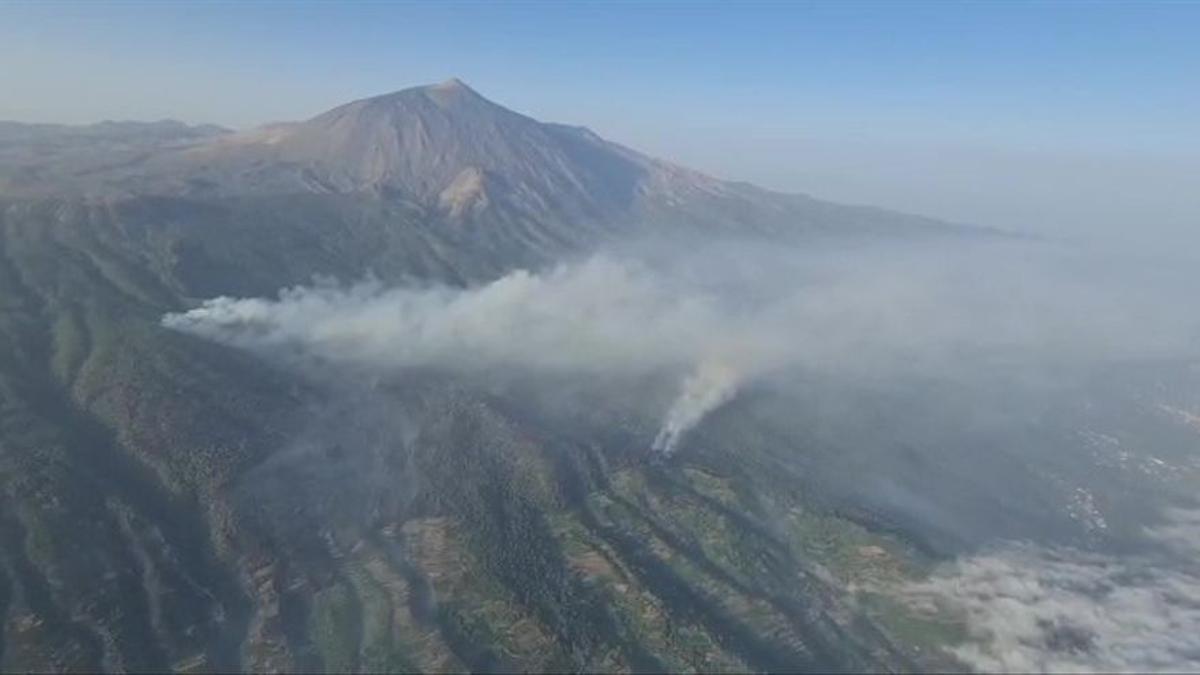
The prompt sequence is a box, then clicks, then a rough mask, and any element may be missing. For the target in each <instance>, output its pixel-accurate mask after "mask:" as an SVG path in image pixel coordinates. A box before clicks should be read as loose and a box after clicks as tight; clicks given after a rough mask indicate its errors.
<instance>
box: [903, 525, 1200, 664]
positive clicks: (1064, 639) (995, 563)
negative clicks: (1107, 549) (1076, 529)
mask: <svg viewBox="0 0 1200 675" xmlns="http://www.w3.org/2000/svg"><path fill="white" fill-rule="evenodd" d="M1168 515H1169V519H1168V522H1167V523H1166V524H1165V525H1163V526H1161V527H1158V528H1154V529H1151V530H1149V531H1148V536H1149V538H1150V539H1151V540H1153V543H1154V544H1157V545H1158V546H1159V547H1161V550H1160V551H1158V552H1157V553H1151V552H1150V551H1147V552H1143V553H1142V554H1139V555H1130V556H1119V557H1118V556H1114V555H1103V554H1098V553H1088V552H1084V551H1079V550H1075V549H1067V548H1039V547H1036V546H1033V545H1029V544H1010V545H1008V546H1005V547H1003V548H999V549H997V550H995V551H992V552H990V553H986V554H982V555H977V556H972V557H968V558H964V559H961V560H958V561H956V562H954V563H952V564H949V565H947V566H945V567H944V568H942V569H941V570H939V571H937V572H936V573H935V574H934V575H933V576H932V577H931V578H930V579H928V580H926V581H923V582H920V583H917V584H913V585H911V586H910V587H908V588H907V589H905V594H906V595H907V596H908V597H909V598H911V599H913V600H915V601H918V602H919V603H920V604H921V605H923V606H925V607H927V608H932V607H937V608H940V609H941V610H949V611H950V612H952V613H955V614H958V615H960V616H961V617H962V618H963V620H964V621H965V624H966V627H967V631H968V635H969V640H968V641H967V642H966V643H965V644H962V645H959V646H957V647H954V648H953V649H952V652H953V653H954V654H955V655H956V656H957V657H958V658H960V659H962V660H963V661H964V662H965V663H966V664H968V665H970V666H971V667H973V668H976V669H978V670H981V671H985V672H1095V671H1100V672H1149V671H1156V672H1164V671H1165V672H1196V671H1197V670H1200V557H1198V556H1197V554H1198V553H1200V511H1186V510H1173V511H1171V512H1170V513H1169V514H1168Z"/></svg>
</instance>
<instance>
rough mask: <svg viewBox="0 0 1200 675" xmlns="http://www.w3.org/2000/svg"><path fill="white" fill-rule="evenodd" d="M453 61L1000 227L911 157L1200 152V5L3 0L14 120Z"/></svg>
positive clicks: (789, 177) (874, 197) (1167, 161)
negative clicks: (958, 203) (957, 201)
mask: <svg viewBox="0 0 1200 675" xmlns="http://www.w3.org/2000/svg"><path fill="white" fill-rule="evenodd" d="M450 76H457V77H460V78H462V79H464V80H465V81H467V82H468V83H469V84H471V85H472V86H474V87H475V88H476V89H478V90H479V91H480V92H481V93H483V94H484V95H486V96H488V97H490V98H492V99H494V100H496V101H498V102H500V103H503V104H505V105H508V106H509V107H512V108H514V109H517V110H519V111H521V112H525V113H528V114H531V115H533V116H535V117H538V118H541V119H550V120H555V121H563V122H570V123H577V124H584V125H587V126H590V127H592V128H593V129H595V130H596V131H598V132H599V133H601V134H603V135H606V136H608V137H610V138H613V139H615V140H618V141H621V142H624V143H626V144H629V145H632V146H634V147H638V148H641V149H645V150H647V151H650V152H652V153H654V154H658V155H662V156H666V157H668V158H671V159H676V160H679V161H682V162H685V163H689V164H692V165H696V166H698V167H699V168H702V169H704V170H707V171H711V172H713V173H717V174H718V175H722V176H727V177H732V178H745V179H750V180H755V181H758V182H761V183H764V184H767V185H768V186H770V187H776V188H780V189H790V190H804V191H810V192H814V193H818V194H820V193H825V194H829V193H830V192H832V193H833V194H832V195H831V196H834V197H836V198H840V199H849V200H852V201H867V202H872V201H873V202H876V203H880V202H881V200H882V203H885V204H887V205H893V206H899V207H906V208H914V207H916V208H920V209H922V210H924V211H926V212H929V211H930V208H928V206H929V205H932V206H934V207H937V206H938V205H939V203H940V204H942V205H943V208H942V211H941V212H940V213H938V212H936V211H937V209H936V208H935V209H934V212H935V215H944V216H946V217H953V218H958V219H969V220H977V221H978V220H984V221H989V224H1001V225H1006V224H1009V223H1008V220H1013V219H1015V220H1020V219H1022V218H1026V219H1028V218H1029V217H1030V215H1029V214H1026V213H1020V212H1019V211H1020V209H1017V211H1018V212H1016V213H1012V214H1008V215H1005V214H996V213H994V211H995V206H994V205H993V206H988V207H986V208H980V209H977V210H976V211H972V208H971V207H970V205H969V204H968V205H967V207H966V208H958V207H953V206H952V205H953V203H954V200H953V199H950V198H949V197H954V196H955V195H947V193H946V191H945V190H946V189H947V188H943V191H942V193H941V194H942V195H943V196H946V197H947V199H944V200H943V201H942V202H938V201H937V199H936V198H937V197H938V194H939V193H938V192H937V190H936V188H937V187H938V186H937V185H924V184H920V183H919V182H918V183H917V184H914V182H913V181H914V177H913V176H912V175H911V174H912V169H911V167H913V166H919V167H922V169H921V170H922V171H925V172H927V173H929V174H930V175H931V179H930V180H931V181H933V182H935V183H937V182H942V183H945V182H947V181H949V182H950V183H953V182H954V179H955V178H958V179H961V178H962V176H963V175H964V174H963V172H964V171H966V172H968V173H969V172H970V171H972V170H975V171H979V170H980V167H981V166H982V168H983V169H984V171H983V173H982V174H980V180H992V179H998V178H1000V177H1003V176H999V177H998V176H991V173H996V172H999V173H1000V174H1003V175H1004V176H1008V177H1009V179H1010V180H1011V179H1013V178H1014V177H1019V176H1016V174H1021V173H1024V172H1026V169H1027V167H1025V165H1023V164H1022V162H1030V163H1032V164H1036V165H1045V164H1046V163H1047V162H1049V163H1051V164H1053V163H1054V162H1058V163H1059V164H1060V165H1071V166H1073V167H1074V169H1073V171H1074V172H1075V173H1079V171H1082V172H1083V173H1085V174H1086V173H1088V172H1092V173H1096V172H1097V171H1099V173H1100V174H1105V173H1106V172H1107V173H1112V171H1111V167H1112V164H1111V162H1113V161H1116V162H1118V163H1122V162H1123V164H1120V166H1124V167H1127V169H1128V171H1127V173H1129V174H1131V175H1132V176H1133V177H1137V176H1139V175H1143V174H1146V173H1147V172H1149V173H1150V174H1152V175H1154V176H1157V174H1156V173H1155V172H1165V173H1164V176H1166V182H1168V183H1172V181H1174V182H1175V183H1178V182H1179V181H1181V180H1183V175H1182V174H1179V175H1177V173H1175V172H1177V170H1178V169H1180V168H1182V170H1184V171H1185V172H1187V171H1190V170H1191V169H1193V168H1195V167H1197V166H1200V163H1197V162H1194V161H1193V160H1194V159H1195V158H1196V157H1197V156H1198V155H1200V2H1190V3H1184V2H1177V3H1159V4H1154V3H1134V2H1082V1H1075V2H1059V3H1035V2H968V1H966V0H963V1H961V2H950V1H945V2H932V3H902V2H878V3H873V2H859V3H855V2H838V3H801V2H772V3H745V2H743V3H684V2H662V3H649V2H604V3H585V2H549V1H545V2H522V3H498V2H459V3H448V2H441V3H361V4H355V3H332V2H326V3H316V2H310V3H284V2H257V3H225V2H203V3H186V2H153V3H152V2H126V3H103V2H89V3H62V2H42V3H19V2H3V3H0V92H3V95H0V119H18V120H28V121H65V122H86V121H94V120H99V119H106V118H125V119H129V118H133V119H155V118H163V117H174V118H180V119H184V120H187V121H195V122H200V121H211V122H217V123H221V124H225V125H228V126H249V125H253V124H257V123H260V122H264V121H270V120H279V119H297V118H304V117H308V116H310V115H313V114H316V113H318V112H320V111H322V110H324V109H326V108H329V107H332V106H334V105H337V104H338V103H341V102H345V101H347V100H350V99H353V98H358V97H362V96H368V95H372V94H377V93H383V92H387V91H391V90H395V89H399V88H404V87H407V86H411V85H414V84H420V83H426V82H436V81H439V80H442V79H445V78H447V77H450ZM964 153H965V154H964ZM989 157H990V158H992V159H991V160H989V159H988V158H989ZM822 158H824V159H822ZM942 158H946V159H942ZM955 158H958V159H955ZM997 158H998V159H997ZM993 160H994V161H993ZM822 162H823V163H822ZM989 162H990V163H989ZM923 163H924V164H923ZM830 166H832V167H833V168H828V167H830ZM972 166H973V167H975V168H974V169H972V168H971V167H972ZM1106 166H1107V167H1108V168H1105V167H1106ZM839 167H840V168H839ZM997 167H999V168H997ZM1004 167H1012V168H1004ZM1080 167H1082V168H1080ZM831 172H834V173H836V172H841V173H840V174H839V175H840V177H839V176H834V175H831ZM989 172H990V173H989ZM1118 173H1120V172H1118ZM1010 174H1012V175H1010ZM856 176H862V177H856ZM1101 177H1102V176H1101ZM1108 178H1109V179H1112V178H1113V177H1112V176H1109V177H1108ZM1117 179H1120V180H1122V181H1123V180H1124V177H1121V176H1118V177H1117ZM1081 180H1085V182H1086V180H1090V179H1087V178H1086V177H1085V179H1081ZM1143 180H1144V181H1145V182H1150V181H1148V180H1146V179H1143ZM960 182H961V181H960ZM1158 182H1161V181H1158ZM951 187H953V186H951ZM1031 187H1036V186H1032V185H1030V186H1026V189H1030V188H1031ZM1149 187H1153V186H1149ZM1181 187H1182V185H1181ZM958 189H959V193H957V197H958V198H961V199H965V201H966V202H970V199H969V198H968V197H969V196H970V192H971V189H976V188H971V189H966V188H963V187H961V186H960V187H959V188H958ZM1097 189H1099V188H1097ZM1173 189H1174V188H1173ZM922 190H925V191H926V192H927V193H928V194H927V198H916V199H914V197H913V192H914V191H916V192H918V193H919V192H921V191H922ZM964 190H965V192H964ZM1083 191H1084V192H1085V193H1086V192H1087V190H1083ZM1197 191H1198V192H1200V190H1197ZM917 196H918V197H919V196H920V195H917ZM1167 197H1168V198H1169V199H1168V200H1167V201H1170V200H1171V199H1183V200H1184V201H1185V202H1186V201H1187V199H1186V195H1185V194H1182V192H1180V190H1179V189H1174V192H1172V193H1171V194H1170V195H1167ZM1143 201H1149V202H1154V201H1155V197H1154V195H1152V194H1151V195H1148V196H1146V198H1145V200H1143ZM927 202H928V204H927ZM946 205H951V207H946ZM1188 208H1190V204H1189V205H1188ZM985 211H986V212H985ZM1034 211H1035V213H1034V215H1035V216H1036V205H1035V208H1034ZM1085 211H1086V210H1085ZM1197 212H1200V207H1198V208H1197ZM1168 215H1169V216H1170V217H1174V218H1176V219H1177V220H1179V218H1180V217H1182V218H1183V220H1180V222H1181V223H1185V224H1186V222H1193V221H1189V219H1190V218H1191V217H1192V216H1193V215H1196V214H1195V213H1192V214H1188V213H1183V214H1182V216H1181V215H1180V213H1173V214H1168ZM1055 217H1062V216H1061V214H1060V215H1059V216H1055ZM1070 217H1072V218H1076V219H1080V218H1085V217H1087V216H1086V214H1085V213H1081V214H1075V215H1073V216H1070ZM1122 217H1123V216H1122ZM1006 219H1007V220H1006ZM1185 221H1186V222H1185Z"/></svg>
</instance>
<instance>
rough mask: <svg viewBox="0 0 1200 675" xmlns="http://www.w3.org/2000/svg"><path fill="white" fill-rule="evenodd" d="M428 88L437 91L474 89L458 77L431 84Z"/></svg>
mask: <svg viewBox="0 0 1200 675" xmlns="http://www.w3.org/2000/svg"><path fill="white" fill-rule="evenodd" d="M427 89H432V90H435V91H472V89H471V88H470V87H468V86H467V83H466V82H463V81H462V80H460V79H458V78H457V77H452V78H450V79H448V80H443V81H442V82H438V83H437V84H431V85H429V86H428V87H427Z"/></svg>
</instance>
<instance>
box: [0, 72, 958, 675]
mask: <svg viewBox="0 0 1200 675" xmlns="http://www.w3.org/2000/svg"><path fill="white" fill-rule="evenodd" d="M960 231H961V230H959V229H956V228H952V227H950V226H948V225H945V224H943V223H939V222H937V221H933V220H929V219H924V218H919V217H915V216H907V215H901V214H895V213H890V212H886V211H882V210H878V209H869V208H861V207H849V206H839V205H835V204H830V203H827V202H823V201H819V200H816V199H812V198H809V197H805V196H797V195H784V194H777V193H773V192H769V191H766V190H761V189H758V188H755V187H752V186H749V185H745V184H741V183H729V182H724V181H720V180H717V179H714V178H711V177H708V176H705V175H702V174H700V173H697V172H695V171H690V170H687V169H684V168H681V167H677V166H674V165H672V164H669V163H667V162H663V161H660V160H656V159H652V158H649V157H646V156H644V155H642V154H639V153H637V152H635V151H632V150H629V149H627V148H624V147H621V146H619V145H617V144H614V143H611V142H609V141H606V140H604V139H601V138H599V137H598V136H596V135H595V134H593V133H591V132H589V131H587V130H586V129H582V128H578V127H569V126H562V125H557V124H546V123H542V122H538V121H536V120H533V119H530V118H529V117H526V116H524V115H521V114H518V113H515V112H512V111H510V110H507V109H505V108H503V107H501V106H499V105H496V104H494V103H492V102H490V101H488V100H486V99H485V98H483V97H482V96H480V95H479V94H477V93H476V92H475V91H473V90H472V89H470V88H469V87H467V86H466V85H464V84H463V83H461V82H458V81H456V80H451V81H449V82H446V83H443V84H439V85H434V86H428V87H418V88H414V89H407V90H404V91H400V92H397V93H394V94H388V95H384V96H379V97H374V98H368V99H363V100H360V101H355V102H352V103H348V104H346V105H343V106H340V107H338V108H335V109H333V110H330V111H328V112H326V113H323V114H321V115H318V116H316V117H314V118H312V119H309V120H307V121H303V122H297V123H287V124H277V125H272V126H268V127H263V128H260V129H256V130H252V131H245V132H230V131H227V130H224V129H220V128H217V127H189V126H187V125H183V124H179V123H176V122H157V123H150V124H139V123H103V124H99V125H93V126H90V127H57V126H48V125H39V126H29V125H19V124H11V123H6V124H3V125H0V621H2V622H3V625H2V631H0V670H4V671H47V670H84V671H97V670H114V671H115V670H134V671H154V672H162V671H165V670H182V671H187V670H218V671H231V670H237V669H251V670H256V671H270V670H283V671H292V672H294V671H297V670H303V669H309V670H325V671H350V670H377V671H382V670H399V671H410V670H433V671H446V670H460V669H471V670H510V671H511V670H554V671H562V670H592V671H594V670H630V669H634V670H654V671H663V670H680V669H696V670H714V669H728V670H738V671H744V670H759V669H767V670H796V669H800V668H809V669H815V670H823V671H828V670H830V669H849V670H856V671H857V670H862V669H865V668H885V667H886V668H891V667H903V665H904V664H905V663H907V662H908V659H909V658H910V657H911V656H912V655H911V654H907V653H903V651H902V650H901V649H900V648H899V647H897V646H896V645H895V644H894V643H893V641H892V640H891V639H890V638H889V637H888V636H887V634H885V632H881V631H882V629H881V628H880V627H879V626H877V625H876V623H875V622H874V621H873V620H872V619H870V617H866V616H860V615H858V614H855V613H854V612H853V611H852V608H851V607H849V606H847V605H845V604H844V603H842V601H841V600H839V599H838V596H837V594H836V593H834V592H833V586H832V584H833V582H831V581H830V579H829V577H828V575H825V574H823V573H821V572H820V567H819V565H818V564H817V562H818V559H820V556H825V555H827V554H828V555H830V556H855V555H857V554H855V553H854V551H855V550H857V549H856V548H855V547H859V548H862V547H875V548H865V549H864V550H869V551H871V552H872V556H874V557H871V558H870V559H866V558H863V560H864V561H865V562H863V563H862V565H861V566H862V567H863V568H864V569H866V568H867V567H870V568H871V570H870V571H871V573H874V572H875V571H878V570H886V569H891V567H889V565H891V563H890V562H888V561H889V560H890V558H889V557H888V555H889V554H887V553H884V550H885V548H884V547H889V546H891V545H890V544H888V543H887V541H886V536H885V535H884V534H880V532H882V530H878V531H877V530H875V529H870V528H871V527H873V523H874V521H873V520H872V519H871V517H869V516H861V514H860V516H861V517H860V516H854V515H852V514H851V515H847V514H845V513H843V512H841V511H834V510H832V509H826V510H821V507H820V506H819V505H816V504H811V503H807V502H804V499H803V498H802V495H800V494H799V493H798V492H797V490H796V487H795V486H796V485H797V484H799V481H801V480H802V477H803V472H802V471H800V470H798V469H794V468H789V467H788V466H787V465H785V464H784V463H781V462H782V460H780V458H779V456H778V455H777V454H774V453H777V452H778V451H779V448H778V443H777V441H776V440H775V437H772V436H771V435H770V434H769V433H767V432H764V431H762V430H761V428H760V427H761V424H758V423H755V424H750V423H746V424H743V425H742V426H741V427H737V426H736V425H735V426H733V427H728V432H727V433H726V436H725V440H724V441H721V442H717V441H714V442H713V443H712V444H711V448H710V449H711V450H712V451H711V452H704V451H702V450H703V448H701V450H698V451H695V452H690V453H685V454H683V455H681V459H679V460H678V461H674V460H673V461H672V462H668V463H657V464H655V463H648V462H647V461H646V458H645V455H644V450H645V448H646V447H647V446H648V444H649V439H650V438H652V437H653V430H654V428H655V426H656V423H657V420H646V419H644V415H643V416H642V417H639V414H640V413H639V411H637V410H618V411H612V410H609V409H607V408H604V407H602V406H582V407H579V408H574V409H572V410H571V411H570V414H571V415H574V416H576V417H577V418H578V419H577V420H576V423H573V424H572V425H570V426H569V427H568V426H564V425H563V424H562V423H561V419H560V421H559V422H554V421H548V420H547V419H546V418H544V416H541V415H540V414H539V413H538V412H537V409H536V408H535V407H534V406H531V404H530V403H529V401H528V400H526V399H522V398H514V397H512V396H509V395H506V394H505V393H504V392H496V391H490V390H487V389H481V388H478V387H474V386H472V385H471V384H470V383H464V382H461V381H456V380H453V379H446V378H444V377H440V376H439V375H438V374H436V373H414V374H412V376H411V377H405V378H401V379H396V380H380V381H372V382H365V383H364V382H362V381H357V380H356V381H345V382H339V383H338V384H337V386H326V385H325V383H321V382H314V381H312V380H311V379H308V378H306V377H304V376H302V375H298V374H296V373H294V372H291V371H288V370H286V369H280V368H276V367H274V366H272V365H271V364H269V363H266V362H264V361H262V360H260V359H256V358H254V357H253V356H251V355H249V354H247V353H245V352H242V351H240V350H237V349H234V348H231V347H227V346H223V345H220V344H215V343H210V342H207V341H204V340H201V339H198V338H196V337H193V336H189V335H185V334H181V333H178V332H174V331H170V330H167V329H165V328H163V326H162V324H161V319H162V317H163V315H164V314H167V313H171V312H179V311H183V310H186V309H188V308H190V307H193V306H194V305H195V302H196V300H197V299H202V298H210V297H213V296H220V295H235V296H267V295H273V294H275V293H277V292H278V291H279V289H281V288H285V287H288V286H292V285H296V284H305V283H309V282H311V281H312V279H313V278H314V277H315V276H332V277H335V278H338V279H342V280H357V279H361V278H363V277H364V276H366V275H368V274H371V275H374V276H375V277H376V278H377V279H379V280H380V281H382V282H384V283H393V282H400V281H402V280H413V279H416V280H418V281H420V282H424V283H428V282H436V283H440V284H444V285H450V286H456V285H457V286H462V285H466V284H471V283H475V282H482V281H488V280H492V279H495V278H497V277H499V276H500V275H502V274H505V273H507V272H510V271H512V270H514V269H518V268H529V267H537V266H541V265H545V264H548V263H551V262H553V261H555V260H558V259H561V257H562V256H564V255H568V254H574V253H579V252H582V251H585V250H587V249H588V248H589V247H593V246H597V245H600V244H602V243H604V242H606V241H613V240H616V239H618V238H620V237H625V236H631V235H632V236H666V235H670V234H675V233H683V232H686V233H691V234H694V235H702V236H705V237H719V236H721V235H723V234H737V235H739V236H743V235H744V236H754V237H766V238H788V239H795V238H802V237H804V236H811V235H813V234H821V235H823V236H849V235H860V234H867V233H875V234H879V233H884V234H888V235H892V236H913V235H917V234H921V235H928V234H938V233H942V234H945V233H951V232H960ZM726 442H727V443H728V444H730V445H731V446H732V445H736V446H737V453H736V455H735V454H733V453H725V452H718V450H719V449H720V448H721V447H724V446H722V445H721V443H726ZM734 456H736V458H737V459H736V460H732V459H731V458H732V457H734ZM802 502H804V503H802ZM856 519H857V520H856ZM864 525H865V526H866V527H867V529H863V528H864ZM817 529H820V531H821V532H825V533H832V534H822V535H821V536H822V537H825V538H828V539H830V540H831V541H832V542H833V543H830V544H828V545H827V544H825V543H822V544H821V546H824V547H825V548H820V547H814V546H813V545H812V541H813V540H811V539H808V538H806V535H805V532H813V531H817ZM822 541H825V539H822ZM887 550H892V549H891V548H888V549H887ZM830 551H832V553H829V552H830ZM876 551H878V552H876ZM854 559H855V560H858V559H859V558H854ZM878 561H883V562H878ZM847 569H850V568H847ZM854 569H858V568H854Z"/></svg>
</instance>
